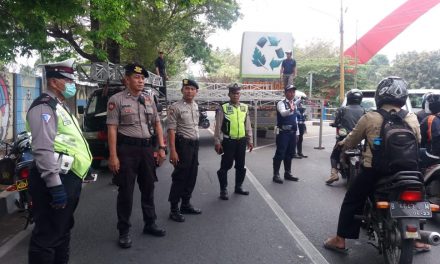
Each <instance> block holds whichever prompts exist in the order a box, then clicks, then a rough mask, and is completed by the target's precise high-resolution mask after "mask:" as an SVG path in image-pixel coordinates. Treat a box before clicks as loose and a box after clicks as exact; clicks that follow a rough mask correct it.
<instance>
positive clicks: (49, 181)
mask: <svg viewBox="0 0 440 264" xmlns="http://www.w3.org/2000/svg"><path fill="white" fill-rule="evenodd" d="M73 63H74V59H69V60H66V61H62V62H59V63H51V64H44V65H43V66H44V68H45V76H46V78H47V90H46V91H45V92H44V93H43V94H41V95H40V96H39V97H38V98H37V99H35V101H34V102H33V103H32V105H31V106H30V108H29V110H28V113H27V116H26V120H27V123H26V127H27V130H28V131H30V132H31V134H32V151H33V155H34V166H33V168H32V169H31V172H30V176H29V192H30V195H31V196H32V202H33V215H34V220H35V227H34V229H33V231H32V235H31V239H30V246H29V263H67V262H68V260H69V243H70V230H71V228H72V227H73V222H74V220H73V214H74V211H75V209H76V207H77V205H78V201H79V196H80V193H81V184H82V180H83V179H84V177H85V176H86V174H87V172H88V170H89V167H90V164H91V162H92V155H91V153H90V150H89V146H88V144H87V142H86V140H85V139H84V137H83V135H82V132H81V129H80V126H79V124H78V121H77V120H76V118H75V117H74V116H73V115H72V114H71V112H70V110H69V108H68V107H67V105H66V103H65V100H66V99H68V98H71V97H73V96H75V93H76V87H75V83H74V75H73V73H74V70H73Z"/></svg>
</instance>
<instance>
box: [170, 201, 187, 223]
mask: <svg viewBox="0 0 440 264" xmlns="http://www.w3.org/2000/svg"><path fill="white" fill-rule="evenodd" d="M170 219H171V220H173V221H175V222H179V223H182V222H185V217H184V216H183V215H182V214H181V213H180V210H179V205H178V204H177V203H176V204H174V203H173V204H171V212H170Z"/></svg>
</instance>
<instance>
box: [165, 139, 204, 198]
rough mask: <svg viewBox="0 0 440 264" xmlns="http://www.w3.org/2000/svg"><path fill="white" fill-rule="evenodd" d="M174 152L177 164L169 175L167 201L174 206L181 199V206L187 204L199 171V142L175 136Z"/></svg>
mask: <svg viewBox="0 0 440 264" xmlns="http://www.w3.org/2000/svg"><path fill="white" fill-rule="evenodd" d="M175 145H176V152H177V155H179V162H178V163H177V165H176V166H174V171H173V173H172V174H171V178H172V183H171V189H170V195H169V197H168V201H169V202H170V203H171V205H172V206H176V205H177V204H178V203H179V202H180V200H181V199H182V204H187V203H189V200H190V199H191V195H192V192H193V190H194V187H195V186H196V180H197V173H198V169H199V141H198V140H190V139H186V138H183V137H181V136H176V142H175Z"/></svg>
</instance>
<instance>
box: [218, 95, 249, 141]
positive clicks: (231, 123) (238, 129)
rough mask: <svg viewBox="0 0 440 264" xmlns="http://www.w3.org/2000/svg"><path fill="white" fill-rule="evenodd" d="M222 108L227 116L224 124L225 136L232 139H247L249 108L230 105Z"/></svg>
mask: <svg viewBox="0 0 440 264" xmlns="http://www.w3.org/2000/svg"><path fill="white" fill-rule="evenodd" d="M222 108H223V113H224V116H225V117H224V119H223V124H222V132H223V134H224V135H226V136H228V137H229V138H232V139H239V138H243V137H245V136H246V115H247V112H248V106H247V105H246V104H240V105H239V106H234V105H232V104H230V103H225V104H223V105H222Z"/></svg>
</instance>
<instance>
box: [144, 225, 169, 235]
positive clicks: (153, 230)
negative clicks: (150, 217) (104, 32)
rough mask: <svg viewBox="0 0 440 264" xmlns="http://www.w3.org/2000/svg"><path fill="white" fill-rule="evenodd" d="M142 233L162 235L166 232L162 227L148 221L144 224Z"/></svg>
mask: <svg viewBox="0 0 440 264" xmlns="http://www.w3.org/2000/svg"><path fill="white" fill-rule="evenodd" d="M144 234H150V235H153V236H157V237H163V236H165V234H166V231H165V230H163V229H162V228H159V227H158V226H157V225H156V223H148V224H145V226H144Z"/></svg>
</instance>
